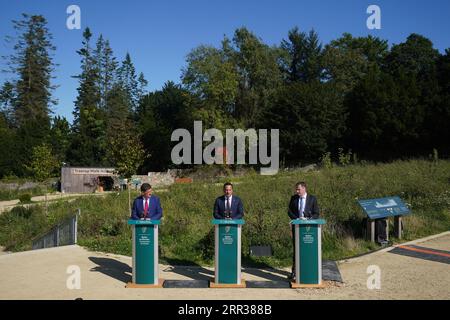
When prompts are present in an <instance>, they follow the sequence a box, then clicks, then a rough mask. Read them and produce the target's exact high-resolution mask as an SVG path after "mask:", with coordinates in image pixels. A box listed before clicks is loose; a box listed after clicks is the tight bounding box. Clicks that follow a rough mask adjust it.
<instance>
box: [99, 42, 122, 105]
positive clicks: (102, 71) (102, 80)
mask: <svg viewBox="0 0 450 320" xmlns="http://www.w3.org/2000/svg"><path fill="white" fill-rule="evenodd" d="M94 56H95V57H94V60H95V62H96V63H97V67H96V68H97V70H98V73H99V75H98V83H97V87H98V90H99V94H100V102H99V108H100V109H102V110H107V109H108V95H109V92H110V91H111V90H112V88H113V86H114V84H115V83H116V81H117V79H116V72H117V66H118V63H117V61H116V58H115V57H114V54H113V50H112V49H111V47H110V44H109V41H108V40H104V39H103V35H101V34H100V36H99V37H98V39H97V44H96V48H95V51H94Z"/></svg>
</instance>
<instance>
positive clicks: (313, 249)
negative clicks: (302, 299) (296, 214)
mask: <svg viewBox="0 0 450 320" xmlns="http://www.w3.org/2000/svg"><path fill="white" fill-rule="evenodd" d="M291 224H293V225H294V227H295V282H291V287H292V288H323V287H324V285H323V283H322V225H324V224H325V220H324V219H314V220H301V219H296V220H292V221H291Z"/></svg>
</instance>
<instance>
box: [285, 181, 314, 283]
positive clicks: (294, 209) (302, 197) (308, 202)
mask: <svg viewBox="0 0 450 320" xmlns="http://www.w3.org/2000/svg"><path fill="white" fill-rule="evenodd" d="M295 192H296V194H294V195H293V196H292V197H291V201H290V202H289V208H288V215H289V218H291V219H292V220H295V219H318V218H319V205H318V204H317V199H316V197H315V196H313V195H310V194H308V193H307V192H306V183H305V182H303V181H302V182H298V183H296V185H295ZM292 248H293V257H292V273H291V275H290V278H291V279H292V280H294V279H295V226H294V225H292Z"/></svg>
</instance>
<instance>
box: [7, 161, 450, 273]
mask: <svg viewBox="0 0 450 320" xmlns="http://www.w3.org/2000/svg"><path fill="white" fill-rule="evenodd" d="M225 180H231V181H232V182H233V183H235V185H234V194H236V195H238V196H239V197H240V198H241V199H242V200H243V202H244V211H245V217H244V219H245V221H246V224H245V225H244V227H243V235H242V254H243V264H244V265H258V264H264V265H269V266H288V265H289V264H290V263H291V261H292V257H291V254H292V248H291V235H290V228H289V218H288V216H287V205H288V202H289V199H290V196H291V195H292V194H293V192H294V185H295V183H296V182H297V181H306V182H307V184H308V193H310V194H314V195H316V196H317V198H318V201H319V206H320V210H321V215H322V217H323V218H324V219H326V220H327V224H326V225H325V226H324V232H323V242H322V244H323V257H324V259H342V258H345V257H350V256H353V255H357V254H361V253H365V252H369V251H371V250H374V249H375V248H376V245H374V244H372V243H370V242H368V241H366V240H365V239H364V238H363V235H362V227H363V223H362V222H363V219H364V217H365V216H364V214H363V212H362V210H361V209H360V207H359V206H358V204H357V200H358V199H365V198H377V197H384V196H391V195H398V196H400V197H401V198H402V199H403V200H404V201H405V202H406V203H407V204H408V205H409V206H410V208H411V210H412V212H413V214H412V215H409V216H406V217H405V218H404V225H405V229H404V240H411V239H415V238H419V237H423V236H427V235H430V234H434V233H438V232H443V231H446V230H449V229H450V161H444V160H439V161H425V160H410V161H396V162H393V163H390V164H379V165H377V164H373V165H350V166H346V167H333V168H329V169H322V170H318V171H309V172H306V173H304V172H301V171H289V172H280V173H279V174H277V175H275V176H261V175H259V174H256V173H249V174H247V175H246V176H240V177H236V178H233V177H228V178H223V177H222V178H216V179H215V183H214V182H210V181H208V182H202V181H198V182H194V183H192V184H183V185H172V186H171V187H170V188H169V189H168V190H167V191H165V192H163V190H161V191H158V189H156V190H155V194H156V195H158V196H159V197H160V198H161V203H162V206H163V210H164V218H163V221H162V225H161V229H160V245H161V258H162V261H165V262H169V263H179V264H180V263H181V264H202V265H205V264H206V265H211V264H212V263H213V259H214V236H213V227H212V225H211V224H210V220H211V218H212V207H213V203H214V199H215V198H216V197H217V196H219V195H221V194H222V184H223V182H225ZM136 195H137V194H134V195H133V196H136ZM127 199H128V194H127V193H118V194H110V195H108V196H107V197H105V198H99V197H92V198H91V197H85V198H81V199H77V200H75V201H73V202H70V203H67V202H59V203H56V204H52V205H51V206H50V208H49V212H50V214H49V216H48V217H47V216H45V215H43V214H42V212H41V211H40V209H36V212H35V211H33V212H32V214H31V216H29V217H23V216H20V215H18V213H17V212H13V211H12V212H9V213H5V214H3V215H1V216H0V244H2V245H3V246H6V247H7V249H9V250H24V249H27V248H30V246H31V241H30V239H31V235H35V234H37V233H38V231H39V232H41V231H42V230H44V229H46V228H49V227H50V226H51V225H52V223H54V222H55V221H57V220H58V219H61V218H62V217H64V215H65V214H67V212H72V211H74V210H75V209H76V208H81V212H82V215H81V219H80V223H79V243H80V244H81V245H84V246H86V247H88V248H90V249H92V250H99V251H106V252H113V253H118V254H125V255H131V231H130V228H129V227H128V225H127V224H126V220H127V218H128V200H127ZM33 225H35V227H33ZM392 229H393V228H391V230H392ZM391 236H392V235H391ZM394 241H396V239H394ZM251 245H271V246H272V249H273V253H274V255H273V256H272V257H262V258H255V257H251V256H250V255H249V246H251Z"/></svg>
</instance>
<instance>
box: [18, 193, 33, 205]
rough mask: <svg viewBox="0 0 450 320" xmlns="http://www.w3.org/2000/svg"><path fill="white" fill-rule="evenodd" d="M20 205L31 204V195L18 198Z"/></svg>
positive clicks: (25, 194)
mask: <svg viewBox="0 0 450 320" xmlns="http://www.w3.org/2000/svg"><path fill="white" fill-rule="evenodd" d="M19 200H20V203H30V202H31V194H29V193H24V194H21V195H20V196H19Z"/></svg>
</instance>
